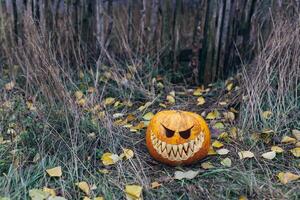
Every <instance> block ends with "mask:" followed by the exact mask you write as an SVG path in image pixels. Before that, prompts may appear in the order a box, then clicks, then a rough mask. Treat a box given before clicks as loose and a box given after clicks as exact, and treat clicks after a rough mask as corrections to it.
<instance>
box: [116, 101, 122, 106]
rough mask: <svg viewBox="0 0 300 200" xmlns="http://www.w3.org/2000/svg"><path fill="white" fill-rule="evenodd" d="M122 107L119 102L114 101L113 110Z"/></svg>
mask: <svg viewBox="0 0 300 200" xmlns="http://www.w3.org/2000/svg"><path fill="white" fill-rule="evenodd" d="M121 105H122V103H121V102H120V101H116V102H115V103H114V108H116V107H118V106H121Z"/></svg>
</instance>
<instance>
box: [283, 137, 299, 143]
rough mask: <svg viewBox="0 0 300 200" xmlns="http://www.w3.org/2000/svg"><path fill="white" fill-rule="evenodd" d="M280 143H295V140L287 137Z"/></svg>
mask: <svg viewBox="0 0 300 200" xmlns="http://www.w3.org/2000/svg"><path fill="white" fill-rule="evenodd" d="M281 143H296V139H295V138H292V137H289V136H283V137H282V140H281Z"/></svg>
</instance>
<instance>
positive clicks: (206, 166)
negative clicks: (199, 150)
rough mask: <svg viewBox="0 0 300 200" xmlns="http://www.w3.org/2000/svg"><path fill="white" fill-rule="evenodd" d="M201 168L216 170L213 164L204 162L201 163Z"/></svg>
mask: <svg viewBox="0 0 300 200" xmlns="http://www.w3.org/2000/svg"><path fill="white" fill-rule="evenodd" d="M201 167H202V168H203V169H212V168H214V167H215V166H213V164H212V163H211V162H204V163H201Z"/></svg>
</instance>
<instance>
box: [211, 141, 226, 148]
mask: <svg viewBox="0 0 300 200" xmlns="http://www.w3.org/2000/svg"><path fill="white" fill-rule="evenodd" d="M212 146H213V147H216V148H221V147H223V146H224V145H223V143H222V142H220V141H218V140H215V141H214V142H213V143H212Z"/></svg>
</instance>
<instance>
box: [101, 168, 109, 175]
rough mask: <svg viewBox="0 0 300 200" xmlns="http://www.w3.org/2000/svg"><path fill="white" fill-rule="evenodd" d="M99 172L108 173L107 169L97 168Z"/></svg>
mask: <svg viewBox="0 0 300 200" xmlns="http://www.w3.org/2000/svg"><path fill="white" fill-rule="evenodd" d="M99 172H100V173H101V174H108V173H109V171H108V170H107V169H99Z"/></svg>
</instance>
